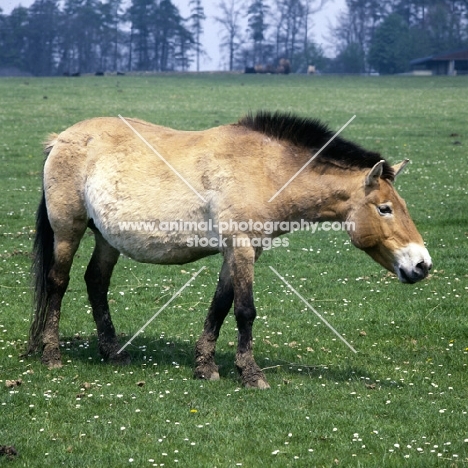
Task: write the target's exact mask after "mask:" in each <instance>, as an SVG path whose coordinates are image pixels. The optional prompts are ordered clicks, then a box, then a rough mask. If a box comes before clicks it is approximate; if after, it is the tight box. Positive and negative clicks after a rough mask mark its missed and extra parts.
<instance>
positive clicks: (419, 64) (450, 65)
mask: <svg viewBox="0 0 468 468" xmlns="http://www.w3.org/2000/svg"><path fill="white" fill-rule="evenodd" d="M410 65H411V70H412V71H413V73H414V74H415V75H452V76H453V75H468V49H463V50H456V51H452V52H444V53H442V54H436V55H431V56H429V57H423V58H418V59H415V60H412V61H411V62H410Z"/></svg>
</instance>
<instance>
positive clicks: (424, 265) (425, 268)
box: [416, 261, 432, 275]
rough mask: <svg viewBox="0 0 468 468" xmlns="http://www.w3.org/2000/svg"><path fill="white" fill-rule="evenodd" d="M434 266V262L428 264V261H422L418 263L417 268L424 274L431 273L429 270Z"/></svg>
mask: <svg viewBox="0 0 468 468" xmlns="http://www.w3.org/2000/svg"><path fill="white" fill-rule="evenodd" d="M431 268H432V264H429V265H428V264H427V263H426V262H424V261H422V262H419V263H418V264H417V265H416V270H418V271H420V272H422V273H423V274H424V275H427V274H428V273H429V270H430V269H431Z"/></svg>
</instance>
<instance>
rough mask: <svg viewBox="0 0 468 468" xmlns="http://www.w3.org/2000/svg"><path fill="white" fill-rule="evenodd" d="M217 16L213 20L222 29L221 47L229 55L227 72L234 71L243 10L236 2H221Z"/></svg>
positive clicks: (239, 3) (226, 0) (227, 0)
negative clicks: (226, 50)
mask: <svg viewBox="0 0 468 468" xmlns="http://www.w3.org/2000/svg"><path fill="white" fill-rule="evenodd" d="M218 8H219V13H220V14H219V16H215V20H216V21H217V22H218V23H219V24H221V26H222V28H223V32H224V35H223V42H222V43H221V47H223V48H227V49H228V53H229V70H233V69H234V59H235V54H236V51H237V49H238V48H239V46H240V40H241V32H240V31H241V19H242V16H243V14H242V11H243V10H244V9H245V7H244V6H243V4H242V3H241V2H238V1H237V0H221V2H220V3H219V4H218Z"/></svg>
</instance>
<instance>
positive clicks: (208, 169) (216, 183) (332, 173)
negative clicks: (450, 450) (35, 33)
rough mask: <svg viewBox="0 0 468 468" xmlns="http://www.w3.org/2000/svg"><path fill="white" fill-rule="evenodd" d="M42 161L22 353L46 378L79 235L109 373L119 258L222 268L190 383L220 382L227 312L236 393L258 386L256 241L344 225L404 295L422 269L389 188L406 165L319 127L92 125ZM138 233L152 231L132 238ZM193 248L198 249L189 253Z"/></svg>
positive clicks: (269, 117) (283, 119) (426, 262)
mask: <svg viewBox="0 0 468 468" xmlns="http://www.w3.org/2000/svg"><path fill="white" fill-rule="evenodd" d="M334 137H336V138H334ZM325 146H326V147H325ZM321 150H322V151H321ZM45 153H46V160H45V163H44V171H43V190H42V198H41V201H40V203H39V208H38V210H37V215H36V234H35V239H34V247H33V251H34V260H33V274H34V291H35V294H34V303H35V309H34V314H33V317H32V320H31V325H30V332H29V340H28V352H29V353H33V352H42V362H43V363H44V364H46V365H48V366H49V367H59V366H61V355H60V349H59V319H60V310H61V302H62V298H63V296H64V294H65V291H66V289H67V285H68V282H69V272H70V268H71V265H72V262H73V257H74V254H75V252H76V251H77V248H78V246H79V244H80V240H81V238H82V237H83V235H84V234H85V231H86V230H87V229H88V228H89V229H91V231H92V232H93V233H94V238H95V247H94V251H93V254H92V256H91V260H90V262H89V265H88V267H87V269H86V272H85V275H84V278H85V282H86V286H87V292H88V297H89V301H90V303H91V306H92V312H93V318H94V320H95V322H96V326H97V335H98V346H99V351H100V354H101V355H102V356H103V357H104V358H105V359H106V360H108V361H110V362H112V363H122V364H125V363H128V362H129V360H130V355H129V354H128V353H127V351H125V350H123V351H122V349H121V345H120V343H119V341H118V339H117V337H116V332H115V329H114V326H113V323H112V320H111V315H110V311H109V304H108V301H107V292H108V288H109V284H110V279H111V275H112V271H113V268H114V266H115V264H116V263H117V260H118V259H119V256H120V255H121V254H124V255H126V256H128V257H130V258H132V259H134V260H136V261H138V262H146V263H153V264H185V263H188V262H193V261H196V260H199V259H201V258H203V257H206V256H208V255H214V254H218V253H220V254H221V255H222V256H223V264H222V267H221V270H220V274H219V279H218V283H217V287H216V290H215V293H214V297H213V299H212V302H211V304H210V307H209V309H208V315H207V317H206V320H205V323H204V328H203V332H202V334H201V336H200V338H199V339H198V341H197V342H196V346H195V372H194V374H195V377H197V378H201V379H207V380H217V379H219V372H218V367H217V365H216V363H215V359H214V357H215V347H216V341H217V338H218V336H219V332H220V328H221V326H222V324H223V321H224V319H225V317H226V316H227V314H228V312H229V311H230V309H231V307H232V305H234V315H235V318H236V322H237V328H238V343H237V351H236V355H235V365H236V367H237V369H238V371H239V374H240V378H241V381H242V383H243V385H244V386H245V387H252V388H260V389H264V388H268V387H269V385H268V382H267V379H266V377H265V375H264V373H263V372H262V370H261V369H260V367H259V366H258V365H257V363H256V362H255V359H254V356H253V351H252V325H253V323H254V319H255V316H256V310H255V305H254V299H253V290H252V284H253V277H254V264H255V262H256V260H257V259H258V258H259V256H260V254H261V253H262V251H263V250H264V246H265V245H267V242H266V241H268V242H271V241H278V240H281V239H280V238H278V236H280V235H281V234H284V233H285V232H289V231H290V230H291V229H290V226H297V224H294V223H298V222H299V221H301V222H303V221H304V220H306V221H314V222H319V221H329V222H332V221H343V222H346V226H348V227H347V228H346V229H347V231H348V234H349V236H350V238H351V241H352V243H353V244H354V245H355V246H356V247H358V248H359V249H361V250H363V251H364V252H366V253H367V254H368V255H370V257H372V258H373V259H374V260H375V261H376V262H378V263H379V264H380V265H382V266H383V267H384V268H386V269H387V270H389V271H391V272H393V273H395V274H396V275H397V277H398V278H399V280H400V281H401V282H403V283H415V282H417V281H420V280H422V279H424V278H425V277H427V275H428V273H429V270H430V269H431V267H432V261H431V257H430V255H429V252H428V251H427V249H426V247H425V246H424V242H423V239H422V237H421V235H420V234H419V232H418V230H417V229H416V227H415V225H414V223H413V221H412V219H411V218H410V215H409V213H408V210H407V207H406V205H405V202H404V200H403V199H402V198H401V197H400V196H399V195H398V193H397V192H396V190H395V187H394V185H393V182H394V180H395V177H396V176H397V175H398V174H399V173H400V172H401V171H402V170H403V168H404V166H405V165H406V163H407V162H408V161H407V160H405V161H402V162H401V163H399V164H396V165H394V166H391V165H390V164H389V163H388V162H387V161H386V160H385V159H383V158H382V157H381V155H380V154H379V153H376V152H372V151H369V150H366V149H364V148H362V147H361V146H360V145H358V144H355V143H353V142H351V141H348V140H346V139H344V138H342V137H340V136H336V135H335V134H334V132H333V131H331V130H330V128H329V127H328V126H327V125H325V124H323V123H322V122H320V121H319V120H317V119H311V118H306V117H300V116H297V115H294V114H292V113H282V112H275V113H272V112H268V111H259V112H256V113H252V112H251V113H249V114H247V115H245V116H244V117H242V118H241V119H240V120H238V121H237V122H236V123H232V124H228V125H222V126H218V127H215V128H209V129H206V130H202V131H181V130H175V129H171V128H167V127H164V126H158V125H154V124H151V123H148V122H145V121H142V120H138V119H130V118H129V119H124V118H123V117H120V116H119V117H115V118H114V117H100V118H92V119H89V120H85V121H82V122H79V123H77V124H75V125H73V126H71V127H70V128H68V129H67V130H64V131H63V132H62V133H60V134H59V135H57V134H52V135H50V137H49V139H48V140H47V142H46V143H45ZM301 168H302V170H300V169H301ZM293 177H294V179H293ZM292 179H293V180H292ZM287 181H290V183H289V184H285V183H286V182H287ZM140 222H144V223H148V222H154V223H155V224H154V226H155V227H154V229H138V226H139V224H138V223H140ZM182 222H183V223H182ZM129 223H130V224H129ZM131 223H134V224H131ZM164 223H166V224H164ZM171 223H172V224H171ZM181 223H182V224H181ZM129 226H130V228H129ZM132 226H133V228H132ZM161 226H162V227H161ZM164 226H166V227H165V228H164ZM167 226H169V227H170V228H168V227H167ZM267 227H268V229H267ZM197 236H198V238H200V239H202V238H204V239H205V240H206V242H198V243H194V242H193V240H194V238H195V237H197Z"/></svg>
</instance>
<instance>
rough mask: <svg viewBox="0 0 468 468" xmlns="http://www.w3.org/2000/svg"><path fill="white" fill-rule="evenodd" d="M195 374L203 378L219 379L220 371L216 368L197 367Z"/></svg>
mask: <svg viewBox="0 0 468 468" xmlns="http://www.w3.org/2000/svg"><path fill="white" fill-rule="evenodd" d="M194 376H195V378H196V379H202V380H219V372H218V371H217V370H214V369H195V374H194Z"/></svg>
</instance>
